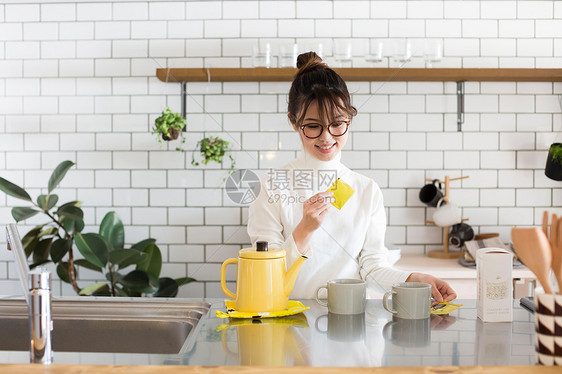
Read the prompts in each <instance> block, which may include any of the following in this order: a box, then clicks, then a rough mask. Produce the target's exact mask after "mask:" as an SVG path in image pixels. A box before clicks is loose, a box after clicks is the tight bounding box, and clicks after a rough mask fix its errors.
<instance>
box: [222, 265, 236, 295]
mask: <svg viewBox="0 0 562 374" xmlns="http://www.w3.org/2000/svg"><path fill="white" fill-rule="evenodd" d="M228 264H238V259H237V258H229V259H228V260H226V261H225V262H223V263H222V266H221V288H222V292H224V293H225V295H226V296H228V297H230V298H231V299H232V300H236V294H235V293H234V292H232V291H230V290H229V289H228V287H226V278H225V271H226V265H228Z"/></svg>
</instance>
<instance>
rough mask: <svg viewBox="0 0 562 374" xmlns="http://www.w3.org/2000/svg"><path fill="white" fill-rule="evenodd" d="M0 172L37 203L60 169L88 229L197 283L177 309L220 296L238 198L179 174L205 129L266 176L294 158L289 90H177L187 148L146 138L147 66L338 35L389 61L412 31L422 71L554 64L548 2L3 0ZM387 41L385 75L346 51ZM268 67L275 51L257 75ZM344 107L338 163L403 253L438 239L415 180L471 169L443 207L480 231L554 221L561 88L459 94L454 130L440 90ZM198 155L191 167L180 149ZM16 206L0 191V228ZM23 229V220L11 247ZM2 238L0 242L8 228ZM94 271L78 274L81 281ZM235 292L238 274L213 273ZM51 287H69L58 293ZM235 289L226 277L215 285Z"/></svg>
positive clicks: (561, 61)
mask: <svg viewBox="0 0 562 374" xmlns="http://www.w3.org/2000/svg"><path fill="white" fill-rule="evenodd" d="M0 21H2V23H1V24H0V59H1V60H0V176H2V177H3V178H5V179H8V180H10V181H12V182H14V183H16V184H18V185H20V186H23V187H24V188H26V189H27V190H28V191H29V192H30V193H31V194H32V196H35V195H38V194H40V193H44V192H45V190H46V184H47V180H48V178H49V176H50V173H51V171H52V170H53V168H54V167H55V166H56V165H57V164H58V163H59V162H61V161H63V160H67V159H68V160H72V161H74V162H76V166H75V167H74V168H73V169H71V170H70V172H69V173H68V175H67V177H66V178H65V179H64V181H63V183H62V184H61V186H60V188H59V189H58V190H57V192H58V194H59V196H60V201H68V200H73V199H79V200H81V201H83V207H84V210H85V221H86V225H87V227H86V230H96V229H97V226H96V225H99V223H100V222H101V219H102V218H103V215H104V214H105V213H106V212H108V211H111V210H115V211H116V212H117V213H118V214H119V215H120V217H121V219H122V220H123V222H124V223H125V225H126V240H127V243H129V244H132V243H134V242H136V241H138V240H141V239H145V238H147V237H153V238H156V239H157V242H158V244H159V246H160V248H161V250H162V252H163V259H164V261H165V264H164V267H163V273H166V275H168V276H174V277H183V276H191V277H194V278H196V279H198V280H199V282H198V283H195V284H190V285H189V286H186V287H183V288H182V289H181V290H180V296H190V297H200V296H207V297H215V296H222V295H221V291H220V286H219V281H220V263H221V262H222V261H223V260H225V259H226V258H229V257H235V256H236V255H237V251H238V250H239V249H240V248H244V247H246V246H248V245H249V244H250V243H249V238H248V235H247V233H246V228H245V225H246V222H247V205H240V204H237V203H236V202H233V201H231V200H230V198H229V197H228V195H227V194H226V192H225V190H224V184H223V183H224V182H223V178H224V177H225V176H227V172H228V169H229V167H230V163H229V162H228V161H226V162H224V163H223V165H217V164H212V163H211V164H209V165H207V166H203V165H202V166H193V165H192V164H191V159H192V157H193V156H192V154H193V150H194V149H195V145H196V143H197V141H198V140H200V139H201V138H202V137H204V136H210V135H219V136H221V137H223V138H224V139H225V140H227V141H229V142H230V143H231V146H232V148H233V150H234V151H233V156H234V158H235V160H236V166H237V167H238V168H248V169H251V170H253V171H255V172H256V173H257V174H258V175H260V176H263V175H265V173H267V170H268V169H269V168H270V167H275V166H280V165H282V164H283V163H285V162H286V161H288V160H290V159H292V158H294V157H295V156H296V155H297V154H298V152H299V149H300V144H299V140H298V137H297V136H296V134H295V133H294V131H293V130H292V127H291V126H290V124H289V122H288V120H287V117H286V107H287V92H288V89H289V83H288V82H263V83H258V82H243V83H236V82H228V83H226V82H225V83H222V82H213V83H206V82H201V83H198V82H190V83H188V84H187V93H188V100H187V132H186V133H185V135H186V138H187V142H186V143H185V144H184V145H183V147H184V148H185V149H186V150H187V152H178V151H176V150H175V148H176V146H179V145H180V143H179V142H174V143H170V144H167V143H159V142H158V141H157V138H156V136H155V135H152V134H151V133H150V131H151V128H152V124H153V122H154V119H155V118H156V117H157V116H158V115H159V114H160V112H161V111H162V110H163V109H164V108H165V107H166V106H169V107H170V108H171V109H172V110H174V111H179V110H180V106H181V103H180V86H179V84H176V83H164V82H161V81H160V80H158V79H157V78H156V68H166V67H171V68H180V67H251V66H252V58H251V56H252V47H253V45H255V44H257V43H262V44H263V43H266V42H267V43H271V45H272V48H273V52H274V54H277V53H278V52H279V49H280V47H281V46H282V45H289V44H293V43H297V44H298V45H299V47H300V48H301V49H305V48H307V49H310V48H318V45H319V44H320V43H321V45H322V53H323V55H324V56H325V58H326V61H327V62H328V63H329V64H331V65H333V66H337V63H336V61H335V60H334V59H333V51H332V45H331V43H332V40H334V39H339V38H353V39H352V40H353V42H354V47H356V48H359V47H361V48H363V51H361V52H360V51H358V50H357V49H356V51H355V53H354V54H355V55H356V57H355V58H354V60H353V62H352V64H353V66H377V67H389V66H399V64H398V63H397V62H395V61H394V60H393V58H392V55H393V53H394V51H393V47H394V46H395V45H396V44H397V43H399V42H401V41H403V40H404V38H410V40H411V42H412V46H413V49H414V58H413V59H412V61H410V62H408V63H406V64H405V67H406V68H407V67H423V66H424V61H423V58H422V57H419V56H421V55H423V49H424V43H425V42H426V41H428V40H437V41H439V42H441V43H442V45H443V56H444V57H443V59H442V60H441V61H440V62H436V63H434V67H435V68H440V67H477V68H484V67H501V68H541V67H545V68H546V67H549V68H560V66H562V34H561V32H560V30H562V4H560V3H559V2H557V1H517V0H509V1H507V0H506V1H484V0H473V1H456V0H446V1H425V0H419V1H406V0H396V1H378V0H372V1H343V0H342V1H327V0H318V1H316V0H310V1H293V0H292V1H261V0H247V1H244V0H242V1H226V0H223V1H205V2H197V1H175V0H172V1H170V0H168V1H152V2H129V1H118V0H105V1H99V2H96V1H91V2H88V3H83V2H79V1H76V2H72V1H65V2H63V3H57V2H55V1H46V2H41V4H39V2H37V3H36V2H34V1H29V0H28V1H23V2H15V1H10V2H7V3H5V4H3V5H0ZM375 41H381V42H383V46H384V52H383V53H384V58H383V61H382V62H378V63H375V64H374V65H373V64H370V63H368V62H366V61H365V59H364V58H363V57H361V56H360V55H362V54H364V53H366V52H368V48H365V47H368V46H369V45H375V44H374V42H375ZM277 64H278V62H277V60H276V58H274V61H273V66H277ZM349 88H350V92H351V93H352V96H353V103H354V105H355V106H356V107H357V108H358V110H359V115H358V116H357V117H356V118H355V120H354V122H353V124H352V126H351V137H350V138H349V142H348V145H347V147H346V149H345V150H344V155H343V158H342V160H343V162H344V163H345V164H346V165H348V166H349V167H350V168H352V169H354V170H357V171H358V172H360V173H363V174H365V175H367V176H369V177H371V178H373V179H374V180H375V181H376V182H377V183H378V184H379V186H380V187H381V189H382V192H383V195H384V197H385V203H386V211H387V218H388V230H387V236H386V241H387V243H389V244H392V245H395V246H397V247H401V248H403V251H404V252H405V253H424V252H426V251H428V250H430V249H435V248H439V245H440V243H441V240H442V232H441V230H440V229H439V228H437V227H435V226H432V225H430V224H426V223H424V221H425V220H427V219H429V220H430V219H431V215H432V212H433V210H432V209H431V208H427V207H425V206H424V205H423V204H422V203H421V202H420V201H419V199H418V191H419V188H420V187H421V186H423V185H424V184H425V183H426V182H425V181H424V179H425V178H441V179H444V176H445V175H449V176H450V177H460V176H469V177H470V178H468V179H463V180H462V181H455V182H452V184H451V199H452V200H454V201H455V202H457V204H459V205H460V206H461V207H462V210H463V217H465V218H469V221H468V222H469V223H470V224H471V225H472V226H473V227H474V229H475V231H476V232H499V233H500V235H501V238H502V240H503V241H505V242H509V239H510V238H509V231H510V228H511V227H512V226H513V225H522V226H528V225H538V224H540V219H541V216H542V211H543V210H545V209H549V210H550V211H552V212H556V213H558V214H561V213H562V209H561V208H560V207H561V206H562V193H561V192H560V182H555V181H552V180H549V179H548V178H546V177H545V176H544V172H543V169H544V164H545V161H546V154H547V149H548V147H549V145H550V144H551V143H552V142H555V141H560V140H562V139H561V138H560V132H561V130H562V115H560V112H561V111H562V108H561V97H560V95H561V94H562V84H560V83H551V82H541V83H537V82H524V83H523V82H522V83H515V82H503V83H496V82H467V83H466V98H465V102H466V103H465V108H466V115H465V124H464V125H463V132H457V131H456V130H457V125H456V110H457V107H456V95H455V88H456V87H455V83H454V82H444V83H442V82H409V83H408V82H396V81H393V78H392V77H391V76H390V77H389V79H388V80H385V81H382V82H350V83H349ZM195 158H196V159H198V155H195ZM19 205H23V204H22V202H21V201H19V200H17V199H14V198H12V197H7V196H5V194H1V195H0V223H2V224H8V223H11V222H13V218H12V217H11V214H10V210H11V208H12V207H14V206H19ZM40 222H43V220H42V218H38V217H33V218H32V219H29V220H27V221H25V222H23V223H21V224H20V225H19V228H20V233H21V234H22V235H23V234H24V233H25V232H27V230H28V229H29V228H31V227H32V226H33V225H34V224H36V223H40ZM0 244H2V245H3V248H5V238H4V232H3V231H2V230H0ZM16 278H17V276H16V273H15V272H14V269H13V260H12V257H11V255H10V253H8V252H7V251H0V286H1V288H2V290H3V291H2V293H6V292H8V293H19V292H20V290H19V289H18V287H19V285H18V283H17V282H15V280H16ZM95 278H96V274H93V273H92V272H82V273H81V274H80V280H81V281H85V280H92V279H95ZM227 278H228V280H229V281H233V280H234V278H235V273H234V269H229V270H228V271H227ZM55 285H56V289H55V293H56V294H64V295H70V294H73V291H72V290H71V289H70V287H67V286H66V285H64V284H61V282H55ZM230 286H231V287H233V285H232V284H230Z"/></svg>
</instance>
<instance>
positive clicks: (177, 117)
mask: <svg viewBox="0 0 562 374" xmlns="http://www.w3.org/2000/svg"><path fill="white" fill-rule="evenodd" d="M185 124H186V122H185V118H183V117H182V116H181V114H179V113H175V112H172V111H171V110H170V108H168V107H166V110H165V111H163V112H162V115H161V116H160V117H158V118H156V120H155V121H154V127H152V133H153V134H156V135H157V137H158V141H159V142H162V139H163V140H166V141H170V140H175V139H177V138H178V137H179V136H180V135H181V136H182V143H185V137H184V136H183V133H182V130H183V128H184V127H185Z"/></svg>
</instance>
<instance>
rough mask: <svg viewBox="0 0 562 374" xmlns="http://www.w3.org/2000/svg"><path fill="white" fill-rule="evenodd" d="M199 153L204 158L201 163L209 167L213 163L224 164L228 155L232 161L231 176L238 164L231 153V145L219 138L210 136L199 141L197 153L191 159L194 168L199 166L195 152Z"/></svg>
mask: <svg viewBox="0 0 562 374" xmlns="http://www.w3.org/2000/svg"><path fill="white" fill-rule="evenodd" d="M197 151H199V153H200V155H201V157H202V160H201V162H202V163H203V164H205V165H207V164H208V163H209V162H211V161H213V162H216V163H218V164H220V163H222V160H223V157H224V156H225V155H228V158H229V159H230V170H229V172H228V174H229V175H230V174H232V172H233V171H234V166H235V165H236V162H235V161H234V158H233V157H232V154H231V153H230V151H231V149H230V144H229V143H228V142H227V141H226V140H223V139H221V138H219V137H218V136H210V137H207V138H203V139H201V140H200V141H198V142H197V145H196V146H195V151H194V152H193V154H192V157H191V164H192V165H194V166H198V165H199V162H197V161H196V160H195V152H197Z"/></svg>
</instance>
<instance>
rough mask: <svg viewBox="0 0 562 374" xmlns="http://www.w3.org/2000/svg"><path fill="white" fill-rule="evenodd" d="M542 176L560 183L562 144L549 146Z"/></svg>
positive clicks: (561, 179) (561, 176) (561, 178)
mask: <svg viewBox="0 0 562 374" xmlns="http://www.w3.org/2000/svg"><path fill="white" fill-rule="evenodd" d="M544 174H545V175H546V176H547V177H549V178H550V179H553V180H555V181H562V143H552V144H551V145H550V148H549V149H548V156H547V158H546V166H545V168H544Z"/></svg>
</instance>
